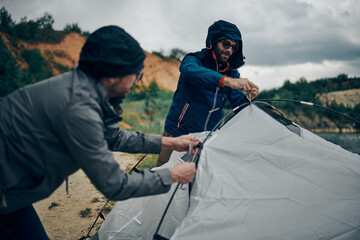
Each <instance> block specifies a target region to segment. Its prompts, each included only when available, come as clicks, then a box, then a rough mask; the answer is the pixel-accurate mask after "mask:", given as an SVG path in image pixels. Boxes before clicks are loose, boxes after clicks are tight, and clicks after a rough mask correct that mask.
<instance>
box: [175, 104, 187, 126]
mask: <svg viewBox="0 0 360 240" xmlns="http://www.w3.org/2000/svg"><path fill="white" fill-rule="evenodd" d="M188 107H189V103H186V104H185V106H184V107H183V110H182V111H181V114H180V116H179V119H178V128H179V127H180V122H181V120H182V119H183V117H184V115H185V113H186V111H187V109H188Z"/></svg>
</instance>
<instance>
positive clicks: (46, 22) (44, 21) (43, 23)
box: [36, 12, 55, 30]
mask: <svg viewBox="0 0 360 240" xmlns="http://www.w3.org/2000/svg"><path fill="white" fill-rule="evenodd" d="M36 22H37V23H38V24H39V28H40V29H44V30H53V24H54V22H55V20H54V19H53V17H52V16H51V15H50V14H49V13H47V12H45V14H44V16H43V17H41V18H38V19H37V21H36Z"/></svg>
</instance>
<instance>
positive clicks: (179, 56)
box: [169, 48, 187, 61]
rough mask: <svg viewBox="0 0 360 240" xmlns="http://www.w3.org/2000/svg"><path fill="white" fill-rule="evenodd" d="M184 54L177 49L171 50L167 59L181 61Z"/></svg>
mask: <svg viewBox="0 0 360 240" xmlns="http://www.w3.org/2000/svg"><path fill="white" fill-rule="evenodd" d="M186 54H187V52H185V51H184V50H181V49H179V48H173V49H172V50H171V52H170V56H169V57H171V58H175V59H177V60H179V61H181V60H182V59H183V58H184V56H185V55H186Z"/></svg>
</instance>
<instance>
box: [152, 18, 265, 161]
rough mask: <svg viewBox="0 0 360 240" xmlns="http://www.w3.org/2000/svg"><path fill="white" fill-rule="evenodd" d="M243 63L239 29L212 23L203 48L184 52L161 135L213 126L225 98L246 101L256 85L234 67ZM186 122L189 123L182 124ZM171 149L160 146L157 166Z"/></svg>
mask: <svg viewBox="0 0 360 240" xmlns="http://www.w3.org/2000/svg"><path fill="white" fill-rule="evenodd" d="M242 65H244V56H243V53H242V38H241V33H240V31H239V29H238V28H237V27H236V25H234V24H232V23H229V22H226V21H223V20H219V21H217V22H215V23H214V24H212V25H211V26H210V27H209V29H208V35H207V38H206V48H204V49H202V50H201V51H199V52H194V53H189V54H187V55H186V56H185V57H184V59H183V61H182V63H181V66H180V78H179V82H178V85H177V89H176V91H175V94H174V97H173V101H172V105H171V107H170V110H169V113H168V115H167V118H166V122H165V131H164V135H171V136H174V137H176V136H181V135H185V134H188V133H193V132H202V131H209V130H212V129H213V127H214V126H215V125H216V124H217V123H218V122H219V121H220V120H221V119H222V118H223V116H224V111H223V109H222V108H223V107H224V105H225V103H226V101H227V100H229V101H230V102H231V104H232V106H233V107H236V106H238V105H240V104H241V102H243V101H246V97H245V95H248V97H250V98H251V99H253V98H255V97H256V96H257V95H258V94H259V87H258V86H257V85H256V84H254V83H253V82H251V81H249V80H248V79H247V78H240V74H239V72H238V71H237V69H238V68H240V67H241V66H242ZM217 108H219V110H216V109H217ZM212 110H215V111H212ZM190 121H191V122H190ZM187 122H190V123H189V124H184V123H187ZM171 152H172V151H171V150H162V151H161V153H160V155H159V158H158V161H157V163H156V166H161V165H163V164H164V163H166V162H167V161H168V160H169V158H170V155H171Z"/></svg>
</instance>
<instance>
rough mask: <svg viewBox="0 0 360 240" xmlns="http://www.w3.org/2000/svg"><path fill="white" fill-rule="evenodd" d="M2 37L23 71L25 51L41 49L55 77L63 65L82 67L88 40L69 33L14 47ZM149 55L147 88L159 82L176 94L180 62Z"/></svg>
mask: <svg viewBox="0 0 360 240" xmlns="http://www.w3.org/2000/svg"><path fill="white" fill-rule="evenodd" d="M0 34H1V36H2V38H3V41H4V43H5V44H6V46H7V48H8V49H9V50H10V52H11V53H12V55H13V56H14V57H15V59H16V60H17V62H18V64H19V65H20V67H21V68H22V69H27V68H28V65H27V63H26V61H24V59H23V58H22V57H21V52H22V50H23V49H29V50H32V49H39V50H40V53H41V55H42V56H43V57H44V58H45V59H46V61H47V62H48V63H49V65H50V67H51V71H52V73H53V75H58V74H60V73H61V72H62V69H64V68H61V67H59V66H64V67H66V68H68V69H71V68H73V67H74V66H76V65H77V64H78V61H79V57H80V51H81V48H82V46H83V45H84V43H85V41H86V37H84V36H82V35H80V34H78V33H69V34H67V35H66V36H65V37H64V38H63V39H62V41H61V42H60V43H57V44H53V43H35V44H30V43H26V42H23V41H17V42H16V43H15V44H14V43H13V42H11V40H10V39H9V37H8V36H7V35H6V34H3V33H0ZM14 45H17V47H14ZM145 54H146V56H147V57H146V59H145V63H144V65H145V68H144V77H143V83H144V85H145V86H149V85H150V83H151V82H153V81H155V82H156V83H157V85H158V86H159V87H160V88H161V89H163V90H167V91H169V90H170V91H175V89H176V85H177V81H178V78H179V74H180V73H179V66H180V61H177V60H175V59H169V60H168V59H167V60H164V59H162V58H160V57H158V56H156V55H154V54H151V53H148V52H146V51H145Z"/></svg>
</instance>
